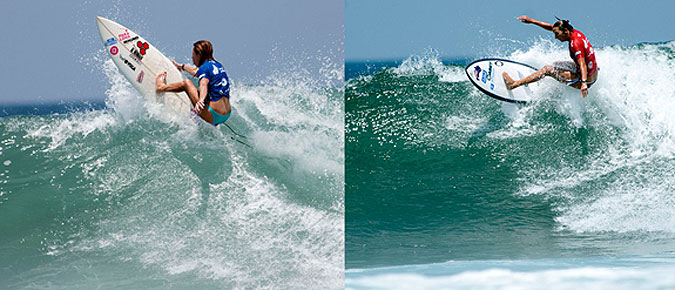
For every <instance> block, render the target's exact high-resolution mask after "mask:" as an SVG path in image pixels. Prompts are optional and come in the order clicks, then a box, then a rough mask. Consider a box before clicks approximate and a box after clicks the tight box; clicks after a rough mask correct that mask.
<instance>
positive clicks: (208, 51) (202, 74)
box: [155, 40, 232, 126]
mask: <svg viewBox="0 0 675 290" xmlns="http://www.w3.org/2000/svg"><path fill="white" fill-rule="evenodd" d="M172 62H173V64H174V65H175V66H176V68H178V69H179V70H181V71H186V72H188V73H189V74H191V75H193V76H195V77H197V78H199V90H197V88H196V87H195V85H194V84H193V83H192V82H191V81H190V80H187V79H186V80H183V81H182V82H177V83H172V84H167V83H166V72H163V73H160V74H158V75H157V79H156V82H155V86H156V87H155V90H156V91H157V93H161V92H186V93H187V94H188V96H189V97H190V101H191V102H192V105H194V106H195V113H197V114H199V116H200V117H201V118H202V119H204V120H205V121H206V122H209V123H211V124H213V125H214V126H216V125H218V124H222V123H224V122H225V121H227V119H228V118H229V117H230V113H231V112H232V107H230V80H229V78H228V77H227V74H226V73H225V69H223V66H222V65H221V64H220V63H219V62H217V61H216V60H215V59H214V58H213V46H212V45H211V42H209V41H207V40H200V41H197V42H195V43H194V45H193V48H192V62H193V63H194V64H195V65H196V67H194V66H189V65H185V64H180V63H177V62H175V61H172ZM204 107H206V108H208V110H204Z"/></svg>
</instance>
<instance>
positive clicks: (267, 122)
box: [0, 58, 344, 289]
mask: <svg viewBox="0 0 675 290" xmlns="http://www.w3.org/2000/svg"><path fill="white" fill-rule="evenodd" d="M98 65H99V66H100V69H101V70H103V71H104V72H105V75H106V77H107V78H108V80H109V84H110V86H109V87H105V88H101V91H102V92H104V91H105V92H106V99H105V102H103V103H94V104H85V105H73V104H55V105H39V104H38V105H31V106H23V107H21V106H3V107H2V108H0V116H1V117H0V289H233V288H236V289H244V288H246V289H252V288H253V289H259V288H262V289H303V288H306V286H307V285H312V286H313V287H316V288H317V289H341V288H342V287H343V281H344V280H343V279H344V276H343V275H344V235H343V233H344V171H343V168H344V167H343V166H344V121H343V120H344V119H343V118H344V111H343V96H344V93H343V88H342V86H335V87H325V86H319V85H315V83H313V82H312V81H306V82H304V81H302V80H286V79H276V80H269V82H262V83H261V84H259V85H246V84H240V83H237V82H236V81H235V82H234V83H233V88H232V98H231V101H232V106H233V108H234V111H233V114H232V117H231V118H230V119H229V120H228V122H227V123H226V124H227V125H228V126H229V128H228V127H227V126H219V127H213V126H211V125H208V124H206V123H204V122H203V121H200V120H198V119H195V118H187V117H182V116H178V115H175V114H171V113H167V111H166V110H167V108H165V107H163V106H162V105H160V104H157V103H153V102H149V101H147V100H145V99H144V98H143V97H142V96H140V95H139V93H138V92H137V91H136V90H134V89H133V88H132V87H131V85H130V84H129V83H128V82H127V81H126V79H124V78H123V76H122V75H121V74H120V73H119V72H118V71H117V69H116V67H115V66H114V65H113V63H112V61H111V60H109V59H107V58H105V61H103V60H101V61H100V63H98ZM230 128H231V130H230Z"/></svg>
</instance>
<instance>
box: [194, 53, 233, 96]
mask: <svg viewBox="0 0 675 290" xmlns="http://www.w3.org/2000/svg"><path fill="white" fill-rule="evenodd" d="M197 77H198V78H199V80H200V81H201V80H202V79H203V78H206V79H208V80H209V86H208V88H209V94H208V96H209V100H210V101H211V102H215V101H217V100H220V99H221V98H222V97H226V98H228V99H229V98H230V79H228V78H227V74H226V73H225V69H223V66H222V65H221V64H220V63H218V62H216V61H215V60H209V61H206V62H204V64H202V66H200V67H199V70H197Z"/></svg>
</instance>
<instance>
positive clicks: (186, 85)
mask: <svg viewBox="0 0 675 290" xmlns="http://www.w3.org/2000/svg"><path fill="white" fill-rule="evenodd" d="M190 87H193V88H195V89H196V88H197V87H195V84H193V83H192V81H190V80H188V79H185V80H183V88H184V89H186V90H187V89H188V88H190Z"/></svg>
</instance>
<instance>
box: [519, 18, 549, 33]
mask: <svg viewBox="0 0 675 290" xmlns="http://www.w3.org/2000/svg"><path fill="white" fill-rule="evenodd" d="M518 20H520V22H522V23H532V24H536V25H537V26H539V27H541V28H543V29H546V30H548V31H551V30H553V24H550V23H546V22H544V21H539V20H534V19H532V18H530V17H527V16H525V15H523V16H520V17H518Z"/></svg>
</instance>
